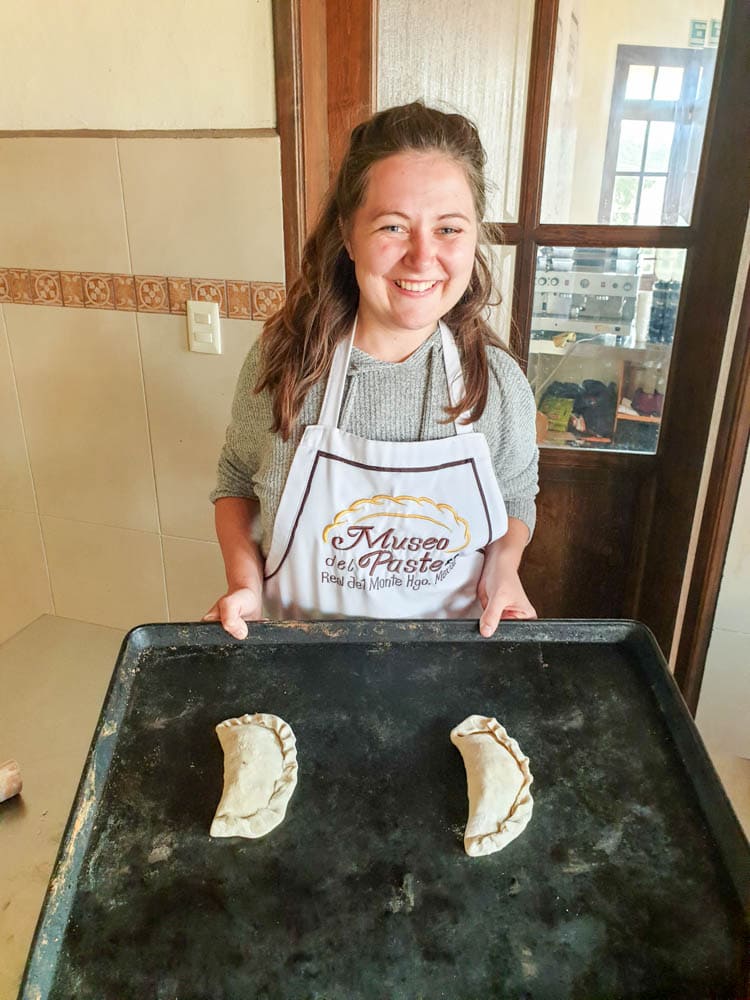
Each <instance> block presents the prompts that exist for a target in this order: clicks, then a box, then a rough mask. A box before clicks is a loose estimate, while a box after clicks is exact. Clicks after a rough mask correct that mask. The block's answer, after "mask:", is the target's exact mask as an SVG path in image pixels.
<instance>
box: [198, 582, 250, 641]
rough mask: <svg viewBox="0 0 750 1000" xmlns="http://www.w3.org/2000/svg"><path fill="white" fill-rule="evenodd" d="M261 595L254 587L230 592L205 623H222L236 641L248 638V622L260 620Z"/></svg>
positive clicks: (212, 609) (211, 612) (214, 607)
mask: <svg viewBox="0 0 750 1000" xmlns="http://www.w3.org/2000/svg"><path fill="white" fill-rule="evenodd" d="M261 614H262V611H261V595H260V594H259V593H257V592H256V591H255V590H254V589H253V588H252V587H240V588H239V589H238V590H229V591H227V593H226V594H224V595H223V596H222V597H220V598H219V599H218V601H217V602H216V603H215V604H214V605H213V606H212V607H211V608H209V610H208V611H207V612H206V613H205V615H204V616H203V621H204V622H221V624H222V626H223V627H224V630H225V631H226V632H228V633H229V634H230V635H233V636H234V638H235V639H246V638H247V622H257V621H259V620H260V617H261Z"/></svg>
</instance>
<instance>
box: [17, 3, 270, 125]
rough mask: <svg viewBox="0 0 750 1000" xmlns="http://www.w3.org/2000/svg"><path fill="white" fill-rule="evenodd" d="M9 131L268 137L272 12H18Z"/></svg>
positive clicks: (181, 6)
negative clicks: (224, 132) (229, 131)
mask: <svg viewBox="0 0 750 1000" xmlns="http://www.w3.org/2000/svg"><path fill="white" fill-rule="evenodd" d="M2 6H3V10H2V18H1V19H0V24H1V25H2V34H3V37H4V38H5V39H9V40H10V43H9V44H5V45H3V58H2V62H0V129H14V130H20V129H195V128H199V129H205V128H267V127H273V125H274V124H275V110H274V89H273V36H272V32H271V0H222V2H221V3H220V4H216V3H211V0H190V2H189V3H187V4H186V3H184V2H182V0H159V2H158V3H154V2H152V0H130V2H129V3H126V4H125V3H115V2H114V0H71V2H69V3H57V2H53V0H26V2H21V0H10V2H9V3H4V4H3V5H2Z"/></svg>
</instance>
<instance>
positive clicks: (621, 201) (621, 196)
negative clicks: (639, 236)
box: [610, 177, 638, 226]
mask: <svg viewBox="0 0 750 1000" xmlns="http://www.w3.org/2000/svg"><path fill="white" fill-rule="evenodd" d="M637 203H638V178H637V177H616V178H615V187H614V195H613V198H612V218H611V219H610V221H611V223H612V225H613V226H630V225H632V224H633V222H635V208H636V205H637Z"/></svg>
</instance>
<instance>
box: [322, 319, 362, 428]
mask: <svg viewBox="0 0 750 1000" xmlns="http://www.w3.org/2000/svg"><path fill="white" fill-rule="evenodd" d="M356 332H357V320H356V318H355V320H354V325H353V326H352V332H351V333H350V334H349V336H348V337H344V338H343V339H342V340H340V341H339V342H338V344H336V348H335V350H334V352H333V361H332V362H331V371H330V372H329V375H328V382H327V384H326V391H325V395H324V396H323V405H322V407H321V409H320V416H319V417H318V424H320V425H321V426H323V427H338V425H339V416H340V415H341V403H342V401H343V399H344V386H345V385H346V373H347V370H348V369H349V358H350V357H351V353H352V345H353V344H354V334H355V333H356Z"/></svg>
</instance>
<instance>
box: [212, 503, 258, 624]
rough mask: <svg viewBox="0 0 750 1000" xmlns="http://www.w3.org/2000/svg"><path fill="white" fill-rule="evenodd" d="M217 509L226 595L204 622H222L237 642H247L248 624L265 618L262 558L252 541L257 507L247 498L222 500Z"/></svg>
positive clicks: (220, 599) (217, 532) (218, 535)
mask: <svg viewBox="0 0 750 1000" xmlns="http://www.w3.org/2000/svg"><path fill="white" fill-rule="evenodd" d="M214 506H215V513H216V535H217V537H218V539H219V545H220V546H221V554H222V556H223V557H224V568H225V569H226V574H227V592H226V594H224V595H223V596H222V597H220V598H219V599H218V601H217V602H216V603H215V604H214V605H213V607H211V608H210V609H209V610H208V611H207V612H206V613H205V615H204V616H203V621H204V622H221V624H222V625H223V626H224V628H225V629H226V631H227V632H228V633H229V634H230V635H233V636H234V638H235V639H245V638H247V625H246V622H249V621H258V620H259V619H260V617H261V615H262V610H261V604H262V600H263V557H262V555H261V553H260V549H259V548H258V545H257V543H256V542H255V541H253V537H252V536H253V522H254V521H255V520H256V518H257V517H258V504H257V501H255V500H249V499H246V498H244V497H221V498H220V499H219V500H217V501H216V504H215V505H214Z"/></svg>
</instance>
